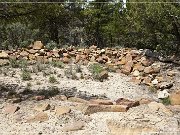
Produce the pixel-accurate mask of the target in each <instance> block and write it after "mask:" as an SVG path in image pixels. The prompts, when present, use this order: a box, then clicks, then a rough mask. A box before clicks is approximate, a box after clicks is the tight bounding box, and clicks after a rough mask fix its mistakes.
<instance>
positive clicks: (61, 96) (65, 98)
mask: <svg viewBox="0 0 180 135" xmlns="http://www.w3.org/2000/svg"><path fill="white" fill-rule="evenodd" d="M55 98H56V99H57V100H60V101H66V100H67V97H66V96H65V95H57V96H56V97H55Z"/></svg>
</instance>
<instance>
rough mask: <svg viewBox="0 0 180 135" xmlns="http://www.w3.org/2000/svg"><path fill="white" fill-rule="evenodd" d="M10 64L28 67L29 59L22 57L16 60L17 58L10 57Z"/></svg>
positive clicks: (13, 66) (16, 66)
mask: <svg viewBox="0 0 180 135" xmlns="http://www.w3.org/2000/svg"><path fill="white" fill-rule="evenodd" d="M9 63H10V66H11V67H12V68H22V69H25V68H27V65H28V64H27V60H24V59H21V60H16V59H9Z"/></svg>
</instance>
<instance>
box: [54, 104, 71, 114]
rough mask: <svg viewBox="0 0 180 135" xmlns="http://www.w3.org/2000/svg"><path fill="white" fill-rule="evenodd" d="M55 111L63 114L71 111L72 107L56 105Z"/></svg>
mask: <svg viewBox="0 0 180 135" xmlns="http://www.w3.org/2000/svg"><path fill="white" fill-rule="evenodd" d="M55 111H56V115H58V116H59V115H63V114H67V113H69V112H70V111H71V109H70V108H69V107H64V106H58V107H55Z"/></svg>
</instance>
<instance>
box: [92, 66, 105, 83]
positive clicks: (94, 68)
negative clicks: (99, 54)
mask: <svg viewBox="0 0 180 135" xmlns="http://www.w3.org/2000/svg"><path fill="white" fill-rule="evenodd" d="M103 70H104V69H103V66H102V65H101V64H99V63H94V64H91V65H90V66H89V71H90V72H91V73H92V77H93V78H94V79H98V80H101V78H100V73H101V72H102V71H103Z"/></svg>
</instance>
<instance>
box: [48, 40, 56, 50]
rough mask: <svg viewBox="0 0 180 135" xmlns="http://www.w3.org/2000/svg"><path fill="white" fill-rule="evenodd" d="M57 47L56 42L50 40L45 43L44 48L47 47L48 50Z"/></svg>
mask: <svg viewBox="0 0 180 135" xmlns="http://www.w3.org/2000/svg"><path fill="white" fill-rule="evenodd" d="M56 47H57V43H56V42H54V41H50V42H48V43H47V44H46V48H47V49H49V50H53V49H54V48H56Z"/></svg>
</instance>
